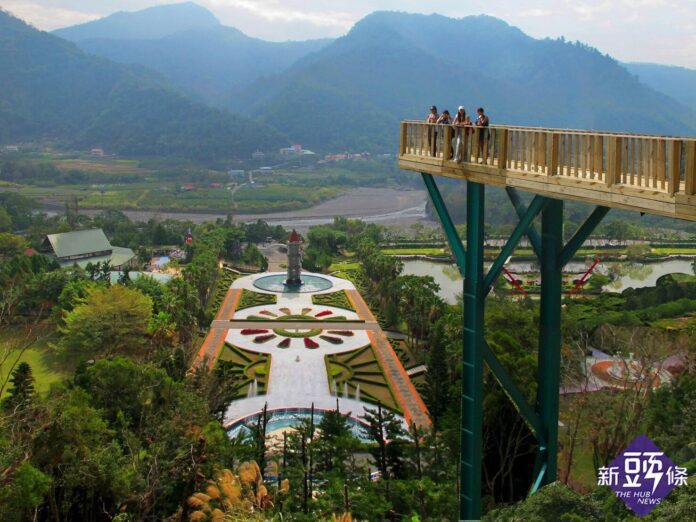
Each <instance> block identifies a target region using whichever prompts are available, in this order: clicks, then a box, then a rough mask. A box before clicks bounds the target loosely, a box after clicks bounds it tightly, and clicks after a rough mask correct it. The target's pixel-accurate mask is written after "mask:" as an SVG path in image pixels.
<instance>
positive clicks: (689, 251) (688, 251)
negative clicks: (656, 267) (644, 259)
mask: <svg viewBox="0 0 696 522" xmlns="http://www.w3.org/2000/svg"><path fill="white" fill-rule="evenodd" d="M650 253H652V254H660V255H668V254H674V255H677V254H681V255H692V256H696V248H693V247H692V248H676V247H667V248H651V249H650Z"/></svg>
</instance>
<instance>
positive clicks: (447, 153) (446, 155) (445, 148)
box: [442, 125, 452, 161]
mask: <svg viewBox="0 0 696 522" xmlns="http://www.w3.org/2000/svg"><path fill="white" fill-rule="evenodd" d="M442 139H443V140H444V143H443V144H442V159H443V160H444V161H449V160H450V158H451V157H452V126H451V125H445V129H444V132H443V133H442Z"/></svg>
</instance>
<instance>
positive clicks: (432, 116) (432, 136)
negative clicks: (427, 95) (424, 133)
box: [425, 105, 440, 156]
mask: <svg viewBox="0 0 696 522" xmlns="http://www.w3.org/2000/svg"><path fill="white" fill-rule="evenodd" d="M438 119H440V115H439V114H438V113H437V107H435V105H431V106H430V113H429V114H428V115H427V116H426V117H425V123H437V120H438ZM428 150H429V151H430V154H432V155H433V156H435V153H436V152H437V130H435V129H434V128H433V127H428Z"/></svg>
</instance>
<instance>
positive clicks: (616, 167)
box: [607, 136, 621, 187]
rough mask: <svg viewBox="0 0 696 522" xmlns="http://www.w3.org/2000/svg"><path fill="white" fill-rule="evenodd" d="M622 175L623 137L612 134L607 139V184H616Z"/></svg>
mask: <svg viewBox="0 0 696 522" xmlns="http://www.w3.org/2000/svg"><path fill="white" fill-rule="evenodd" d="M620 176H621V138H619V137H618V136H610V137H609V139H608V140H607V186H609V187H611V186H612V185H614V184H616V183H617V181H618V180H619V179H620Z"/></svg>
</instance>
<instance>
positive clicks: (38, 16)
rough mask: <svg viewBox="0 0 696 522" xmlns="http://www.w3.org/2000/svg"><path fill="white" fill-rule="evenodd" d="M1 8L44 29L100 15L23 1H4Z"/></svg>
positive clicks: (55, 27)
mask: <svg viewBox="0 0 696 522" xmlns="http://www.w3.org/2000/svg"><path fill="white" fill-rule="evenodd" d="M2 8H3V9H5V10H6V11H9V12H10V13H12V14H13V15H15V16H17V17H19V18H21V19H23V20H26V21H27V22H29V23H30V24H32V25H34V26H35V27H37V28H39V29H42V30H45V31H50V30H52V29H57V28H59V27H65V26H68V25H74V24H81V23H84V22H89V21H91V20H96V19H97V18H99V17H100V15H98V14H94V13H89V12H87V13H86V12H83V11H73V10H71V9H63V8H60V7H50V6H46V5H41V4H37V3H35V2H25V1H5V2H3V4H2Z"/></svg>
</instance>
